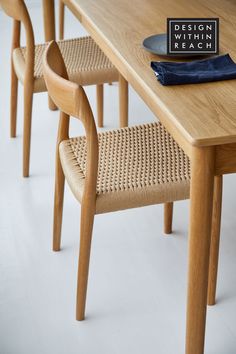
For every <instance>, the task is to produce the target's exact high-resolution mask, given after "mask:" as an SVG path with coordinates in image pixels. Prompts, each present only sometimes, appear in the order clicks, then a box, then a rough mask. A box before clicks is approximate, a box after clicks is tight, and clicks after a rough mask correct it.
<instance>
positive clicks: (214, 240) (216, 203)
mask: <svg viewBox="0 0 236 354" xmlns="http://www.w3.org/2000/svg"><path fill="white" fill-rule="evenodd" d="M222 184H223V177H222V176H215V178H214V197H213V212H212V228H211V248H210V264H209V279H208V295H207V304H208V305H215V302H216V301H215V298H216V284H217V271H218V259H219V246H220V225H221V207H222Z"/></svg>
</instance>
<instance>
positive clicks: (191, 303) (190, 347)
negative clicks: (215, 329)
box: [185, 147, 215, 354]
mask: <svg viewBox="0 0 236 354" xmlns="http://www.w3.org/2000/svg"><path fill="white" fill-rule="evenodd" d="M192 151H193V154H192V159H191V189H190V198H191V210H190V232H189V264H188V299H187V327H186V352H185V353H186V354H203V353H204V339H205V322H206V308H207V288H208V268H209V254H210V242H211V220H212V206H213V186H214V160H215V150H214V147H204V148H197V147H193V150H192Z"/></svg>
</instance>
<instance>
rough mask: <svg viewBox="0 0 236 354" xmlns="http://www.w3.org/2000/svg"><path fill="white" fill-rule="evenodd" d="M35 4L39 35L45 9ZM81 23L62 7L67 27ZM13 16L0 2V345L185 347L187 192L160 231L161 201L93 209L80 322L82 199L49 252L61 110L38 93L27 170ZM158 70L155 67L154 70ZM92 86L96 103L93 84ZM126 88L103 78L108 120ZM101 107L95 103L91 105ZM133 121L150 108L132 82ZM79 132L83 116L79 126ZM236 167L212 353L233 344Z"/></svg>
mask: <svg viewBox="0 0 236 354" xmlns="http://www.w3.org/2000/svg"><path fill="white" fill-rule="evenodd" d="M30 14H31V16H32V19H33V23H34V28H35V37H36V41H37V42H41V41H43V27H42V16H41V9H40V8H39V7H32V8H31V9H30ZM83 33H85V32H84V30H83V29H82V28H81V27H80V25H79V24H78V22H77V21H76V20H75V19H74V18H73V17H72V15H71V14H69V13H68V12H67V13H66V37H68V38H69V37H75V36H79V35H81V34H83ZM10 38H11V21H10V19H9V18H7V17H6V16H5V15H3V13H2V12H0V41H1V53H0V56H1V65H0V76H1V90H0V116H1V120H0V131H1V138H0V156H1V163H0V196H1V197H0V211H1V212H0V283H1V286H0V354H75V353H81V354H95V353H102V354H121V353H122V354H144V353H148V354H154V353H155V354H157V353H158V354H183V352H184V349H183V348H184V336H185V306H186V270H187V230H188V209H189V202H188V201H186V202H179V203H176V204H175V212H174V233H173V235H171V236H164V235H163V231H162V228H163V208H162V206H161V205H159V206H152V207H146V208H142V209H137V210H130V211H125V212H118V213H111V214H106V215H101V216H97V217H96V220H95V225H94V238H93V247H92V258H91V268H90V279H89V288H88V301H87V312H86V314H87V317H86V320H85V321H84V322H76V321H75V287H76V273H77V256H78V247H79V224H80V206H79V205H78V203H77V202H76V201H75V199H74V198H73V196H72V194H71V193H70V191H69V189H67V190H66V193H65V206H64V221H63V230H62V245H63V248H62V251H61V252H58V253H53V252H52V251H51V236H52V208H53V184H54V180H53V174H54V153H55V138H56V130H57V124H58V112H51V111H49V110H48V108H47V95H46V94H38V95H36V96H35V100H34V111H33V131H32V137H33V139H32V154H31V176H30V178H27V179H23V178H22V177H21V160H22V89H20V93H19V114H18V117H19V121H18V129H17V131H18V134H17V138H16V139H14V140H13V139H10V138H9V91H10V87H9V77H10V72H9V53H10ZM153 79H154V78H153ZM87 93H88V96H89V99H90V102H91V104H92V107H93V109H94V111H95V110H96V109H95V88H94V87H89V88H88V89H87ZM117 98H118V88H117V85H116V84H114V85H112V86H106V88H105V128H104V129H112V128H115V127H117V126H118V100H117ZM95 113H96V112H95ZM129 113H130V124H138V123H141V122H150V121H153V120H154V116H153V115H152V113H151V112H150V111H149V110H148V108H147V107H146V106H145V104H144V103H143V102H142V101H141V99H140V98H139V97H138V96H137V94H136V93H135V92H134V91H133V90H132V89H130V112H129ZM82 132H83V130H82V128H81V126H80V124H79V122H78V121H75V122H73V123H72V135H77V134H81V133H82ZM235 185H236V176H234V175H229V176H226V177H225V183H224V202H223V219H222V242H221V250H220V266H219V282H218V292H217V305H216V306H215V307H211V308H209V310H208V318H207V336H206V351H205V353H206V354H213V353H214V354H222V353H224V354H235V352H236V319H235V318H236V272H235V266H236V262H235V260H236V257H235V255H236V237H235V229H236V218H235V210H236V198H235V196H236V192H235Z"/></svg>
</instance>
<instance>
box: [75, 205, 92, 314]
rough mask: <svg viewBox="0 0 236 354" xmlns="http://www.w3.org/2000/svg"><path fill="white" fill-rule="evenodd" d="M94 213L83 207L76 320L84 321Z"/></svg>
mask: <svg viewBox="0 0 236 354" xmlns="http://www.w3.org/2000/svg"><path fill="white" fill-rule="evenodd" d="M93 221H94V213H93V212H91V210H90V209H89V208H87V207H85V206H83V205H82V210H81V227H80V252H79V266H78V282H77V299H76V320H77V321H82V320H84V313H85V303H86V293H87V284H88V272H89V259H90V249H91V241H92V232H93Z"/></svg>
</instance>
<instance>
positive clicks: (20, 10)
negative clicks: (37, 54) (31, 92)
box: [0, 0, 35, 83]
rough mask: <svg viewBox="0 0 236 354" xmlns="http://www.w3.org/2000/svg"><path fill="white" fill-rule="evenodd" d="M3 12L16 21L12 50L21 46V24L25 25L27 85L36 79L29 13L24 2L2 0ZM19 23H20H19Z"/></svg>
mask: <svg viewBox="0 0 236 354" xmlns="http://www.w3.org/2000/svg"><path fill="white" fill-rule="evenodd" d="M0 5H1V6H2V9H3V11H4V12H5V13H6V14H7V15H8V16H10V17H12V18H13V19H14V22H13V42H12V48H13V49H15V48H16V47H17V45H20V24H19V23H20V22H22V23H23V25H24V28H25V34H26V72H25V77H24V80H25V81H27V83H29V81H30V82H32V83H33V79H34V47H35V42H34V31H33V27H32V23H31V19H30V16H29V12H28V10H27V7H26V5H25V2H24V1H23V0H0ZM17 22H19V23H17Z"/></svg>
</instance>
